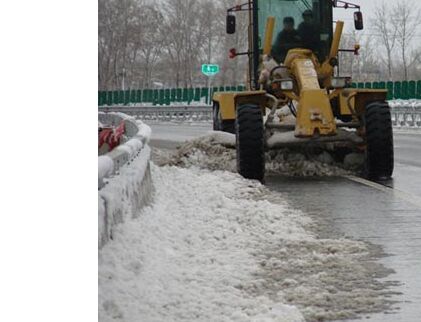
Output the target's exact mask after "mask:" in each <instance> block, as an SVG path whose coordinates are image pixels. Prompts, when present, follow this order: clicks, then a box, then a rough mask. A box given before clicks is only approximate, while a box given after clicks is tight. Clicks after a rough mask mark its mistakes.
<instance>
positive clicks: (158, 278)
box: [99, 165, 384, 322]
mask: <svg viewBox="0 0 421 322" xmlns="http://www.w3.org/2000/svg"><path fill="white" fill-rule="evenodd" d="M152 177H153V182H154V185H155V187H156V195H155V199H154V204H153V205H152V206H151V207H148V208H145V209H144V210H143V211H142V212H141V213H140V216H139V217H138V218H136V219H133V220H130V221H128V222H125V223H123V224H121V225H119V226H117V228H116V230H115V231H114V234H113V239H114V240H112V241H110V242H109V243H107V244H106V245H105V246H104V247H103V248H102V249H101V250H100V251H99V317H100V321H116V320H117V321H127V322H131V321H133V322H134V321H148V322H150V321H288V322H293V321H304V320H305V319H306V320H310V321H314V320H324V319H334V318H336V319H339V318H346V317H348V318H349V317H354V316H356V314H357V313H361V312H369V311H375V310H381V309H383V308H384V301H383V300H382V297H381V295H382V294H383V293H382V292H383V290H382V285H381V284H380V283H378V282H376V281H375V279H374V277H373V270H370V269H366V266H365V265H366V264H367V263H368V260H367V256H368V254H369V253H370V251H369V248H368V246H367V244H365V243H363V242H357V241H350V240H342V239H318V238H317V236H316V235H315V234H314V233H312V232H311V226H312V225H314V222H312V220H311V219H310V218H309V217H307V216H305V215H304V214H303V213H301V212H299V211H296V210H294V209H291V208H290V207H289V205H288V204H287V203H286V202H285V201H284V200H283V199H282V196H280V195H279V194H275V193H272V192H270V191H269V190H268V189H267V188H265V187H264V186H263V185H261V184H260V183H258V182H255V181H249V180H245V179H243V178H241V177H240V176H239V175H237V174H234V173H230V172H227V171H213V172H212V171H209V170H203V169H199V168H197V167H192V168H190V169H183V168H178V167H171V166H165V167H157V166H155V165H152ZM375 271H378V270H375Z"/></svg>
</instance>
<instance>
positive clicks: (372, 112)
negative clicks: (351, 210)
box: [364, 102, 394, 180]
mask: <svg viewBox="0 0 421 322" xmlns="http://www.w3.org/2000/svg"><path fill="white" fill-rule="evenodd" d="M364 124H365V133H366V142H367V149H366V155H365V175H366V176H367V177H368V178H369V179H373V180H378V179H388V178H390V177H391V176H392V173H393V163H394V156H393V128H392V119H391V116H390V108H389V105H388V104H387V103H386V102H373V103H370V104H368V105H367V106H366V111H365V115H364Z"/></svg>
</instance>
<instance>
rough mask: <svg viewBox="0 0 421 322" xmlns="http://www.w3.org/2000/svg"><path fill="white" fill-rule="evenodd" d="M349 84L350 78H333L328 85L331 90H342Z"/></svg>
mask: <svg viewBox="0 0 421 322" xmlns="http://www.w3.org/2000/svg"><path fill="white" fill-rule="evenodd" d="M350 84H351V78H349V77H333V78H332V80H331V82H330V85H331V86H332V87H333V88H344V87H348V86H349V85H350Z"/></svg>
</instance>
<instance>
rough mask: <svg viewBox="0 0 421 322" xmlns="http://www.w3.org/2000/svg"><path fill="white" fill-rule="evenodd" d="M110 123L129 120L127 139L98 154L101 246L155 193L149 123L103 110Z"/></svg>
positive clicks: (105, 120)
mask: <svg viewBox="0 0 421 322" xmlns="http://www.w3.org/2000/svg"><path fill="white" fill-rule="evenodd" d="M98 118H99V121H100V122H101V123H102V124H106V125H118V124H120V123H121V122H122V121H124V122H125V128H126V132H125V136H126V140H125V141H124V142H122V143H121V144H120V145H119V146H118V147H116V148H115V149H113V150H112V151H110V152H108V153H106V154H105V155H101V156H99V157H98V190H99V191H98V247H99V248H101V247H102V246H104V245H105V244H106V243H107V242H108V241H109V240H110V239H112V238H113V230H114V227H115V225H117V224H120V223H123V222H125V221H126V220H128V219H130V218H134V217H136V216H137V214H138V213H139V211H140V210H141V209H142V208H143V207H144V206H146V205H148V204H149V203H150V201H151V199H152V195H153V184H152V180H151V173H150V166H149V161H150V154H151V150H150V148H149V146H148V142H149V139H150V135H151V129H150V127H149V126H147V125H146V124H144V123H143V122H141V121H137V120H135V119H134V118H133V117H130V116H128V115H126V114H123V113H99V115H98Z"/></svg>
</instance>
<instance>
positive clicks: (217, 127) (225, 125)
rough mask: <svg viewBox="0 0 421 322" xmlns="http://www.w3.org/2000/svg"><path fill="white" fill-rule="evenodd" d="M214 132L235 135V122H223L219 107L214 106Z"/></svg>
mask: <svg viewBox="0 0 421 322" xmlns="http://www.w3.org/2000/svg"><path fill="white" fill-rule="evenodd" d="M212 113H213V114H212V116H213V130H214V131H222V132H228V133H232V134H235V120H222V117H221V111H220V109H219V105H217V104H214V105H213V111H212Z"/></svg>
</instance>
